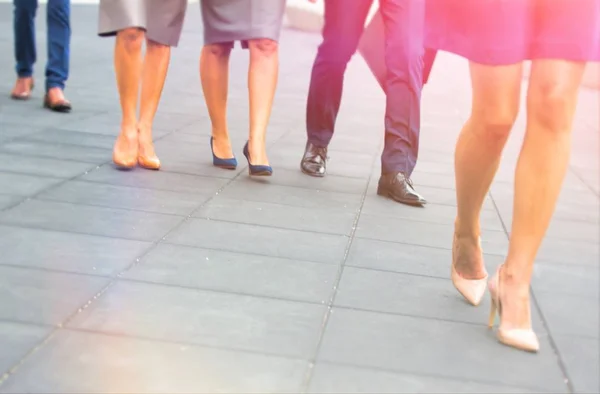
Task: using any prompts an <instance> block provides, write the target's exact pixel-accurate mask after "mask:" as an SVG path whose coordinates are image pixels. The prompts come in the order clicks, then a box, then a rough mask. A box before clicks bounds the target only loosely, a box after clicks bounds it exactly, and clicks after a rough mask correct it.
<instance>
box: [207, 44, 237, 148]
mask: <svg viewBox="0 0 600 394" xmlns="http://www.w3.org/2000/svg"><path fill="white" fill-rule="evenodd" d="M230 54H231V46H230V45H229V44H226V45H222V44H211V45H206V46H204V48H202V53H201V54H200V81H201V82H202V91H203V92H204V100H205V101H206V106H207V107H208V114H209V116H210V122H211V124H212V137H213V149H214V152H215V155H216V156H217V157H219V158H221V159H229V158H232V157H233V156H234V155H233V151H232V149H231V140H230V139H229V130H228V128H227V94H228V89H229V55H230Z"/></svg>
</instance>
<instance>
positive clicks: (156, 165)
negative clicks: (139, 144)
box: [137, 155, 160, 171]
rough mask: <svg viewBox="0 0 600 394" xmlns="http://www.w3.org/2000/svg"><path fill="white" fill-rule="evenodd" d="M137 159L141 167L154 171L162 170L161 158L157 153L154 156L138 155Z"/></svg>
mask: <svg viewBox="0 0 600 394" xmlns="http://www.w3.org/2000/svg"><path fill="white" fill-rule="evenodd" d="M137 161H138V164H139V166H140V167H142V168H145V169H147V170H154V171H158V170H160V160H159V158H158V157H157V156H156V155H154V156H143V155H138V160H137Z"/></svg>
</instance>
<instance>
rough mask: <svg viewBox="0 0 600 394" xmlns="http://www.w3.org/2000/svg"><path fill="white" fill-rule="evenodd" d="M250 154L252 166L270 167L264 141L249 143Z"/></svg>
mask: <svg viewBox="0 0 600 394" xmlns="http://www.w3.org/2000/svg"><path fill="white" fill-rule="evenodd" d="M248 153H249V154H250V161H251V163H250V164H252V165H253V166H269V159H268V157H267V147H266V146H265V143H264V141H260V142H256V141H248Z"/></svg>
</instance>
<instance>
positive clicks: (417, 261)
mask: <svg viewBox="0 0 600 394" xmlns="http://www.w3.org/2000/svg"><path fill="white" fill-rule="evenodd" d="M484 257H485V263H486V267H487V270H488V272H490V273H491V272H494V271H495V270H496V267H497V266H498V265H500V264H502V263H503V262H504V257H503V256H495V255H485V256H484ZM451 262H452V251H451V250H450V249H449V248H448V249H443V248H434V247H428V246H418V245H409V244H402V243H396V242H387V241H377V240H372V239H363V238H355V239H354V240H353V241H352V245H351V246H350V251H349V253H348V258H347V260H346V266H354V267H362V268H371V269H379V270H384V271H391V272H399V273H406V274H413V275H422V276H428V277H435V278H442V279H449V278H450V264H451Z"/></svg>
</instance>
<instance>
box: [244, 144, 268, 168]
mask: <svg viewBox="0 0 600 394" xmlns="http://www.w3.org/2000/svg"><path fill="white" fill-rule="evenodd" d="M244 156H245V157H246V160H247V161H248V173H249V174H250V175H251V176H271V175H273V168H272V167H271V166H266V165H254V164H252V163H251V162H250V152H249V151H248V143H247V142H246V145H244Z"/></svg>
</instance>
